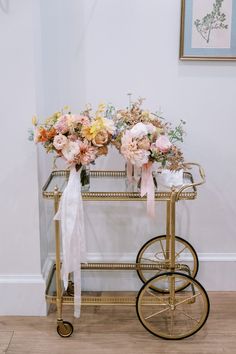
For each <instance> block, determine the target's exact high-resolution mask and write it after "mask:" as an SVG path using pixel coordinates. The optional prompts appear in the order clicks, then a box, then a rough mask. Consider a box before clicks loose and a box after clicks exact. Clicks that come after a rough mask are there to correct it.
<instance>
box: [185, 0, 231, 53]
mask: <svg viewBox="0 0 236 354" xmlns="http://www.w3.org/2000/svg"><path fill="white" fill-rule="evenodd" d="M181 1H182V4H181V5H182V6H181V29H180V53H179V57H180V59H181V60H236V0H181Z"/></svg>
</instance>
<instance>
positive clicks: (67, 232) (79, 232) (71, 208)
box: [54, 166, 87, 318]
mask: <svg viewBox="0 0 236 354" xmlns="http://www.w3.org/2000/svg"><path fill="white" fill-rule="evenodd" d="M81 170H82V167H81V168H80V169H79V171H76V168H75V166H72V167H71V170H70V176H69V180H68V184H67V186H66V188H65V190H64V192H63V194H62V197H61V200H60V205H59V208H58V211H57V213H56V215H55V216H54V220H60V221H61V237H62V268H61V275H62V280H63V283H64V287H65V289H67V287H68V276H69V273H72V272H73V273H74V316H75V317H77V318H78V317H80V305H81V263H86V262H87V256H86V243H85V232H84V210H83V201H82V196H81V182H80V175H81Z"/></svg>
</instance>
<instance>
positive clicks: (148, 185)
mask: <svg viewBox="0 0 236 354" xmlns="http://www.w3.org/2000/svg"><path fill="white" fill-rule="evenodd" d="M146 194H147V213H148V215H149V216H151V217H152V218H153V217H154V216H155V185H154V182H153V176H152V162H150V161H149V162H148V163H145V164H144V165H143V166H142V176H141V197H144V196H145V195H146Z"/></svg>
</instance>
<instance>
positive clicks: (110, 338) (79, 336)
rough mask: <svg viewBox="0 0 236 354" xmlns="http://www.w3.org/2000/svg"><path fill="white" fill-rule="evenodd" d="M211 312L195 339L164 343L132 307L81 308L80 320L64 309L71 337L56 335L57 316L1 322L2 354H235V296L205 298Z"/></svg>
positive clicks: (211, 294) (70, 311)
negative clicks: (146, 326)
mask: <svg viewBox="0 0 236 354" xmlns="http://www.w3.org/2000/svg"><path fill="white" fill-rule="evenodd" d="M209 296H210V301H211V313H210V316H209V318H208V321H207V323H206V325H205V326H204V327H203V328H202V329H201V330H200V331H199V332H198V333H197V334H195V335H194V336H192V337H189V338H187V339H184V340H180V341H166V340H162V339H159V338H157V337H155V336H153V335H151V334H150V333H149V332H147V331H146V330H145V329H144V328H143V326H142V325H141V324H140V322H139V321H138V319H137V316H136V312H135V307H127V306H122V307H120V306H84V307H82V314H81V318H80V320H75V319H74V318H73V314H72V312H73V308H72V307H69V306H68V307H64V309H63V314H64V316H63V317H64V320H68V321H70V322H72V323H73V325H74V334H73V335H72V336H71V337H70V338H61V337H59V336H58V334H57V332H56V313H55V309H52V311H51V313H50V314H49V315H48V317H0V353H8V354H44V353H48V354H72V353H73V354H75V353H79V354H93V353H94V354H95V353H96V354H123V353H124V354H165V353H168V354H178V353H181V354H200V353H201V354H221V353H222V354H226V353H228V354H235V353H236V292H227V293H222V292H221V293H209Z"/></svg>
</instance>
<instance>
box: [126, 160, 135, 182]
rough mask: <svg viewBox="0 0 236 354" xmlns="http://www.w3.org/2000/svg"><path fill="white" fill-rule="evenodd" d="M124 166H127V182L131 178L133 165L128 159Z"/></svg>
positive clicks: (130, 180)
mask: <svg viewBox="0 0 236 354" xmlns="http://www.w3.org/2000/svg"><path fill="white" fill-rule="evenodd" d="M126 167H127V178H128V181H129V183H131V182H132V180H133V165H132V163H131V162H130V161H129V160H128V161H127V165H126Z"/></svg>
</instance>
